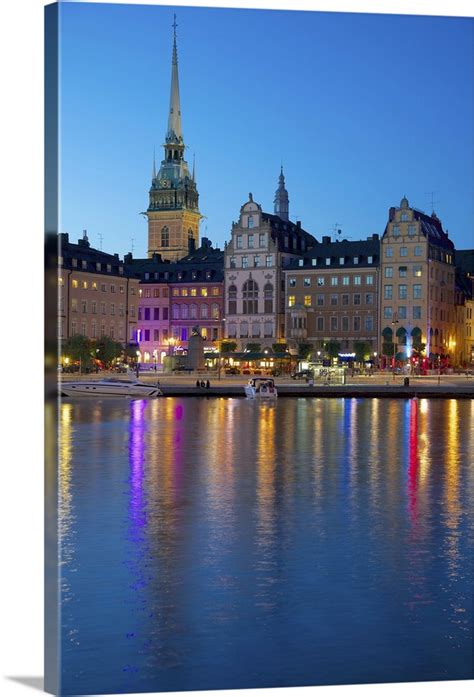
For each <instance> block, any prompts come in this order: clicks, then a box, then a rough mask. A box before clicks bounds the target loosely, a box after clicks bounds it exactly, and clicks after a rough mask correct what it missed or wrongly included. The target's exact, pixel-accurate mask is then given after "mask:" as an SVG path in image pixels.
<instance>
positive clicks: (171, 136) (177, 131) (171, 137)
mask: <svg viewBox="0 0 474 697" xmlns="http://www.w3.org/2000/svg"><path fill="white" fill-rule="evenodd" d="M171 26H172V27H173V54H172V60H171V90H170V111H169V116H168V130H167V133H166V141H167V142H178V143H179V142H182V140H183V134H182V132H181V107H180V100H179V79H178V48H177V45H176V27H177V26H178V25H177V23H176V15H174V21H173V24H172V25H171Z"/></svg>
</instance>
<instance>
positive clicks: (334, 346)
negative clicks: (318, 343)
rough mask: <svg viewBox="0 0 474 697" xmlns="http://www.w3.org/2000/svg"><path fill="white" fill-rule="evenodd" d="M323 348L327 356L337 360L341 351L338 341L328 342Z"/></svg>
mask: <svg viewBox="0 0 474 697" xmlns="http://www.w3.org/2000/svg"><path fill="white" fill-rule="evenodd" d="M324 348H325V351H326V353H327V354H328V356H330V357H331V358H337V357H338V355H339V352H340V350H341V344H340V343H339V341H328V342H327V343H326V346H325V347H324Z"/></svg>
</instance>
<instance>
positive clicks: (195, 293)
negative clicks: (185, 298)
mask: <svg viewBox="0 0 474 697" xmlns="http://www.w3.org/2000/svg"><path fill="white" fill-rule="evenodd" d="M190 295H191V297H193V298H195V297H196V295H197V288H191V293H190Z"/></svg>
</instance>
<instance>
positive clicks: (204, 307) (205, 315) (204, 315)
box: [201, 303, 209, 319]
mask: <svg viewBox="0 0 474 697" xmlns="http://www.w3.org/2000/svg"><path fill="white" fill-rule="evenodd" d="M208 313H209V308H208V306H207V305H206V304H205V303H204V304H203V305H201V319H207V318H208V317H209V314H208Z"/></svg>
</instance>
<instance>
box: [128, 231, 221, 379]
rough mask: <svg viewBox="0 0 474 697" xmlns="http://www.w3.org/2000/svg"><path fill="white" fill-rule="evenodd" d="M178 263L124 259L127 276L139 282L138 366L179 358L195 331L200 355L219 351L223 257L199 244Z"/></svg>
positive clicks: (205, 243) (154, 258)
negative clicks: (202, 351) (202, 347)
mask: <svg viewBox="0 0 474 697" xmlns="http://www.w3.org/2000/svg"><path fill="white" fill-rule="evenodd" d="M192 246H193V245H192V243H190V251H189V254H187V255H186V256H185V257H184V258H182V259H180V260H179V261H178V262H171V261H170V260H168V259H163V258H162V257H161V255H160V254H154V255H153V256H152V257H151V258H147V259H134V258H133V256H132V255H131V254H127V255H126V256H125V262H126V268H127V271H128V272H129V273H133V274H136V275H137V276H138V277H139V278H140V289H139V314H138V325H137V341H138V344H139V360H140V362H141V363H144V364H149V363H154V364H156V365H157V366H158V365H159V366H161V365H163V361H164V358H165V357H166V356H183V355H185V353H186V352H187V349H188V340H189V338H190V336H191V332H192V329H193V327H195V326H198V327H199V330H200V333H201V335H202V337H203V339H204V343H205V351H206V352H215V353H217V352H218V350H219V345H220V341H221V339H222V331H223V330H222V325H223V312H224V253H223V252H222V250H220V249H218V248H214V247H213V246H212V244H211V242H210V240H208V239H207V238H205V237H203V238H202V245H201V247H200V248H199V249H196V250H194V249H192Z"/></svg>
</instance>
